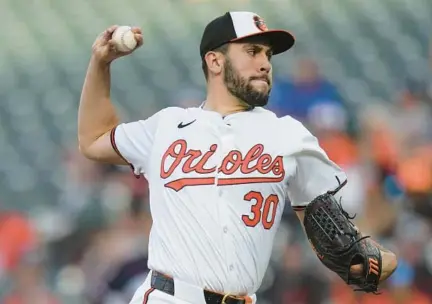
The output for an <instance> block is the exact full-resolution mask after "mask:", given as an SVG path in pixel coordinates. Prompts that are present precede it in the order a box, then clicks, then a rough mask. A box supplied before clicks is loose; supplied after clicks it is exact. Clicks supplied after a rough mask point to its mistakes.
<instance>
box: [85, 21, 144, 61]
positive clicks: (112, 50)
mask: <svg viewBox="0 0 432 304" xmlns="http://www.w3.org/2000/svg"><path fill="white" fill-rule="evenodd" d="M118 27H119V26H118V25H113V26H110V27H109V28H107V29H106V30H105V31H103V32H102V33H101V34H100V35H99V36H98V37H97V38H96V40H95V42H94V43H93V46H92V51H93V57H94V58H95V59H96V60H98V61H100V62H103V63H110V62H112V61H113V60H115V59H117V58H120V57H123V56H126V55H129V54H131V53H132V52H134V51H135V50H136V49H137V48H139V47H140V46H142V44H143V41H144V40H143V36H142V31H141V29H140V28H138V27H132V32H133V33H134V37H135V40H136V41H137V46H136V47H135V48H134V49H133V50H131V51H128V52H120V51H119V50H117V48H116V46H115V43H114V41H113V40H112V36H113V33H114V31H115V30H116V29H117V28H118Z"/></svg>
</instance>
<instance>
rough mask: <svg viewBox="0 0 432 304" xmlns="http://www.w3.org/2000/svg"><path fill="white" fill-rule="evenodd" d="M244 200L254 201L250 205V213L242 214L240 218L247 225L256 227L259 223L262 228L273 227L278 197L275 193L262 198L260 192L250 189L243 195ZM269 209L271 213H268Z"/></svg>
mask: <svg viewBox="0 0 432 304" xmlns="http://www.w3.org/2000/svg"><path fill="white" fill-rule="evenodd" d="M244 199H245V200H246V201H254V202H255V203H254V204H253V205H252V207H251V213H252V214H250V215H246V214H245V215H243V216H242V220H243V222H244V223H245V224H246V226H249V227H256V225H258V224H259V223H261V224H262V225H263V227H264V229H267V230H269V229H271V227H273V224H274V221H275V217H276V210H277V206H278V204H279V198H278V196H277V195H276V194H270V195H269V196H268V197H266V198H264V197H263V195H262V194H261V193H260V192H256V191H251V192H249V193H247V194H246V195H245V196H244ZM270 211H271V214H270Z"/></svg>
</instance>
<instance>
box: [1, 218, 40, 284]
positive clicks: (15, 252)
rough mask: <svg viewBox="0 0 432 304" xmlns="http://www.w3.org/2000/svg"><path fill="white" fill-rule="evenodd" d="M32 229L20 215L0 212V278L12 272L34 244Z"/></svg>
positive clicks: (34, 234)
mask: <svg viewBox="0 0 432 304" xmlns="http://www.w3.org/2000/svg"><path fill="white" fill-rule="evenodd" d="M36 240H37V238H36V232H35V230H34V227H33V226H32V224H31V223H30V221H29V220H28V219H27V217H26V216H24V215H23V214H21V213H18V212H0V277H1V276H2V274H7V273H8V272H10V271H13V270H14V269H15V268H16V267H17V266H18V264H19V262H20V260H21V258H22V256H23V255H24V254H25V253H26V252H27V251H29V250H31V249H32V248H34V246H35V244H36Z"/></svg>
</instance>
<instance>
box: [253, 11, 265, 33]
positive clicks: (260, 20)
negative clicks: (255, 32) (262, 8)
mask: <svg viewBox="0 0 432 304" xmlns="http://www.w3.org/2000/svg"><path fill="white" fill-rule="evenodd" d="M253 20H254V23H255V25H256V27H257V28H258V29H259V30H260V31H263V32H265V31H268V27H267V25H266V23H265V22H264V19H263V18H261V17H260V16H257V15H255V16H254V17H253Z"/></svg>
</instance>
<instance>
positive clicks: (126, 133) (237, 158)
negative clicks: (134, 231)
mask: <svg viewBox="0 0 432 304" xmlns="http://www.w3.org/2000/svg"><path fill="white" fill-rule="evenodd" d="M111 138H112V143H113V147H114V149H116V150H117V152H119V153H120V154H121V155H122V157H123V158H124V159H126V160H127V161H128V162H129V163H130V164H131V166H132V167H133V170H134V173H135V174H136V175H141V174H144V175H145V177H146V178H147V179H148V182H149V191H150V208H151V214H152V218H153V226H152V229H151V233H150V240H149V263H148V264H149V265H148V266H149V268H150V269H153V270H157V271H159V272H162V273H164V274H167V275H170V276H172V277H175V278H180V279H182V280H183V281H186V282H188V283H190V284H194V285H197V286H200V287H202V288H206V289H208V290H212V291H216V292H221V293H231V294H238V295H252V294H254V293H255V292H256V291H257V290H258V288H259V286H260V284H261V281H262V279H263V276H264V274H265V271H266V269H267V266H268V263H269V259H270V255H271V253H272V248H273V239H274V236H275V233H276V230H277V228H278V226H279V223H280V219H281V216H282V212H283V209H284V204H285V201H287V199H289V201H290V202H291V204H292V206H293V207H294V209H296V208H297V209H298V208H302V207H304V206H306V205H307V204H308V203H309V202H310V201H311V200H313V199H314V198H315V197H317V196H318V195H320V194H323V193H324V192H327V191H328V190H333V189H336V188H337V187H338V186H339V185H340V184H341V183H344V182H345V181H346V176H345V174H344V173H343V172H342V170H341V169H340V168H339V167H338V166H337V165H335V164H334V163H333V162H332V161H331V160H329V159H328V157H327V155H326V154H325V152H324V151H323V150H322V149H321V148H320V146H319V145H318V142H317V139H316V138H315V137H314V136H313V135H312V134H311V133H310V132H309V131H308V130H307V129H306V128H305V127H304V126H303V125H302V124H301V123H300V122H298V121H296V120H294V119H293V118H291V117H289V116H286V117H283V118H278V117H277V116H276V115H275V114H274V113H273V112H271V111H268V110H265V109H263V108H259V107H257V108H255V109H253V110H251V111H246V112H238V113H234V114H230V115H227V116H225V117H223V116H221V115H220V114H219V113H217V112H214V111H208V110H204V109H202V108H201V107H198V108H188V109H183V108H177V107H170V108H166V109H163V110H161V111H159V112H158V113H156V114H154V115H153V116H151V117H150V118H148V119H146V120H141V121H137V122H132V123H126V124H121V125H119V126H118V127H117V128H116V129H115V130H113V132H112V137H111Z"/></svg>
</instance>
